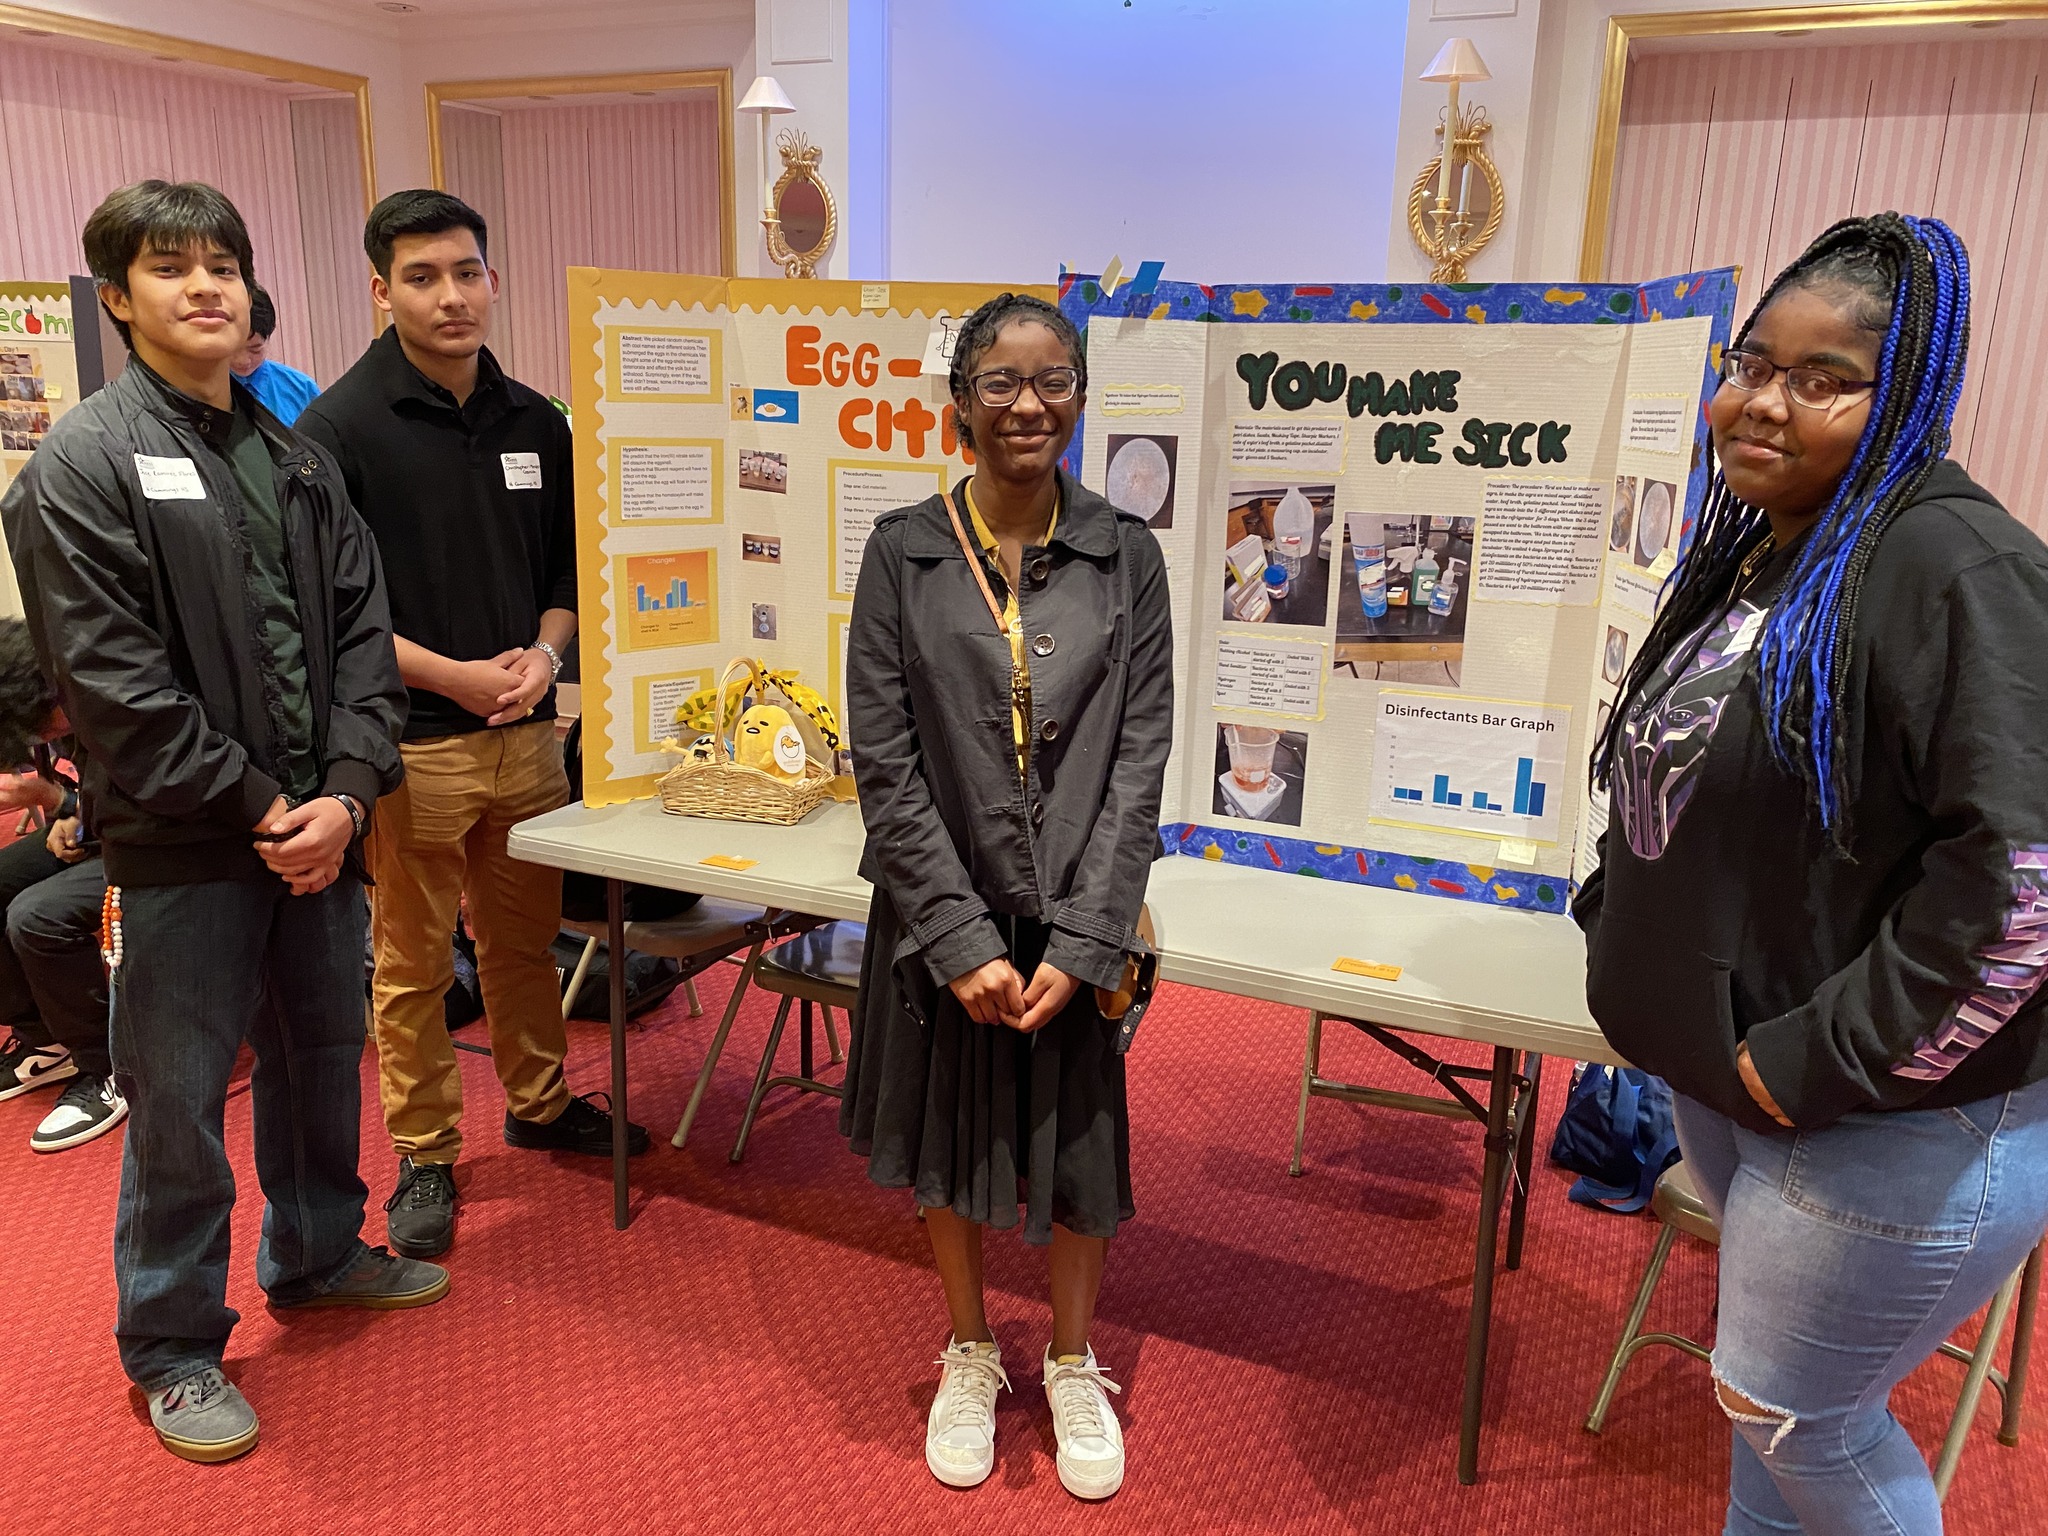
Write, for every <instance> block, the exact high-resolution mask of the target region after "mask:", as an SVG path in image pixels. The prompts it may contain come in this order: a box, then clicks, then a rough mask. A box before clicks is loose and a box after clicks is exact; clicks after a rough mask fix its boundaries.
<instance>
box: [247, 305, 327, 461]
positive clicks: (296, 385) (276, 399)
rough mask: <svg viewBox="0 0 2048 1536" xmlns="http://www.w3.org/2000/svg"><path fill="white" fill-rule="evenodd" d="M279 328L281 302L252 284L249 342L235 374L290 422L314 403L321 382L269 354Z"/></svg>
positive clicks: (259, 398)
mask: <svg viewBox="0 0 2048 1536" xmlns="http://www.w3.org/2000/svg"><path fill="white" fill-rule="evenodd" d="M276 330H277V306H276V305H275V304H273V303H271V302H270V295H269V294H267V293H265V292H264V291H263V290H262V289H261V288H258V287H257V286H256V285H255V284H254V283H251V284H250V285H249V344H248V345H247V346H245V347H243V348H242V350H241V351H240V352H239V353H238V354H237V355H236V357H235V360H234V363H233V364H232V367H233V369H234V374H235V377H236V378H238V379H240V380H241V381H242V382H243V383H244V384H246V385H247V386H248V388H249V393H251V394H252V395H254V396H255V397H256V398H257V399H258V400H261V401H262V402H263V404H264V406H265V408H266V409H268V410H269V412H270V414H271V415H273V416H275V417H276V418H277V419H278V420H279V421H281V422H283V423H284V424H285V425H286V426H290V425H291V424H292V423H293V422H295V421H297V420H298V419H299V412H301V411H303V410H304V409H305V408H306V407H307V406H309V405H311V404H312V403H313V397H314V396H315V395H317V394H319V393H320V386H319V385H318V384H316V383H314V382H313V379H312V377H311V376H310V375H308V374H303V373H301V372H299V370H298V369H296V368H292V367H288V366H287V365H286V364H284V363H280V362H277V361H275V360H274V359H272V358H270V357H267V356H265V355H264V354H265V353H266V352H268V350H269V348H270V338H271V335H272V334H273V333H274V332H275V331H276Z"/></svg>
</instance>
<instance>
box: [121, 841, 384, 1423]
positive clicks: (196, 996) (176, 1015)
mask: <svg viewBox="0 0 2048 1536" xmlns="http://www.w3.org/2000/svg"><path fill="white" fill-rule="evenodd" d="M121 906H122V925H121V926H122V932H123V953H122V960H121V966H120V969H119V970H117V971H116V972H115V973H114V978H113V994H114V1006H113V1054H114V1080H115V1082H116V1083H117V1084H119V1086H120V1089H121V1092H122V1094H123V1095H124V1096H125V1097H126V1098H127V1100H128V1142H127V1148H126V1151H125V1153H124V1154H123V1157H122V1161H121V1203H120V1208H119V1211H118V1213H117V1215H116V1217H115V1220H114V1278H115V1282H116V1284H117V1286H118V1288H119V1291H120V1308H119V1313H118V1316H117V1319H116V1322H115V1325H114V1335H115V1338H116V1340H117V1342H118V1343H119V1345H120V1349H121V1365H122V1368H123V1369H124V1370H126V1371H127V1373H128V1377H129V1379H130V1380H131V1381H133V1382H135V1383H136V1384H137V1385H138V1386H141V1387H142V1388H144V1389H145V1390H153V1389H155V1388H157V1387H162V1386H167V1385H168V1384H170V1383H171V1382H173V1381H176V1380H177V1379H178V1378H179V1377H181V1376H184V1375H186V1374H188V1373H190V1372H192V1371H195V1370H199V1369H201V1368H203V1367H205V1366H209V1365H218V1364H220V1362H221V1356H222V1353H223V1351H224V1350H225V1349H226V1347H227V1338H228V1333H229V1331H230V1330H231V1329H233V1327H234V1326H235V1324H236V1322H237V1321H239V1315H238V1314H237V1313H236V1312H235V1310H234V1309H233V1308H232V1307H230V1306H229V1305H228V1304H227V1283H228V1213H229V1211H230V1210H232V1209H233V1207H234V1203H235V1176H234V1170H233V1169H232V1168H231V1167H230V1166H229V1163H228V1154H227V1148H226V1146H225V1144H224V1141H223V1121H224V1118H225V1114H226V1107H227V1090H228V1078H229V1076H230V1074H231V1073H232V1072H233V1071H234V1066H235V1056H236V1053H237V1052H238V1051H239V1050H240V1048H241V1044H242V1041H243V1040H244V1039H245V1038H246V1039H247V1040H248V1041H249V1043H250V1045H251V1046H252V1047H253V1048H254V1049H255V1052H256V1067H255V1072H254V1074H253V1076H252V1078H251V1080H250V1097H251V1105H252V1110H253V1118H254V1121H255V1151H256V1178H257V1182H258V1183H260V1184H261V1185H262V1186H263V1197H264V1202H265V1204H264V1210H263V1241H262V1244H261V1245H260V1247H259V1248H258V1249H257V1253H256V1279H257V1281H258V1283H259V1284H261V1285H262V1287H263V1289H264V1290H265V1291H267V1292H269V1293H270V1294H271V1295H272V1296H275V1297H278V1298H279V1299H286V1298H292V1297H299V1296H303V1295H305V1294H308V1293H317V1292H318V1291H320V1290H321V1289H323V1288H324V1287H325V1286H326V1285H328V1284H331V1283H332V1282H333V1280H334V1279H335V1277H337V1276H338V1275H340V1274H341V1273H342V1271H343V1270H345V1269H347V1268H348V1266H349V1265H350V1264H352V1263H353V1262H354V1261H355V1259H356V1257H357V1256H358V1255H359V1254H360V1253H361V1252H362V1251H363V1242H362V1238H361V1237H360V1235H359V1234H360V1232H361V1230H362V1225H363V1203H364V1200H365V1198H366V1197H367V1196H368V1193H369V1191H368V1190H367V1189H366V1188H365V1187H364V1185H363V1181H362V1180H361V1179H360V1178H358V1177H357V1176H356V1149H357V1141H358V1138H359V1136H360V1132H361V1129H362V1076H361V1065H362V1057H363V1011H364V998H363V932H364V923H365V914H364V907H363V889H362V886H361V885H359V884H358V883H357V882H356V881H354V880H352V879H350V878H349V877H348V876H346V875H344V876H343V877H342V878H341V879H340V880H338V881H336V882H335V883H334V884H333V885H331V886H329V887H328V888H327V889H326V890H324V891H322V892H320V893H319V894H318V895H314V896H294V895H292V894H291V893H290V891H288V890H287V889H286V888H285V884H284V882H283V881H281V880H222V881H215V882H210V883H207V884H200V885H159V886H127V887H124V888H123V889H122V892H121Z"/></svg>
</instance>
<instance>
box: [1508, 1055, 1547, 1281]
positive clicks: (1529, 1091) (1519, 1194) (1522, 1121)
mask: <svg viewBox="0 0 2048 1536" xmlns="http://www.w3.org/2000/svg"><path fill="white" fill-rule="evenodd" d="M1522 1080H1523V1086H1521V1087H1520V1088H1519V1090H1518V1091H1517V1092H1516V1094H1515V1187H1514V1191H1513V1193H1512V1194H1511V1195H1510V1196H1509V1204H1508V1254H1507V1267H1508V1268H1509V1269H1520V1268H1521V1267H1522V1234H1523V1232H1524V1230H1525V1229H1526V1228H1527V1227H1528V1225H1529V1176H1530V1174H1531V1173H1532V1172H1533V1171H1534V1168H1535V1162H1536V1107H1537V1104H1538V1102H1539V1100H1538V1090H1539V1089H1540V1087H1541V1085H1542V1082H1543V1058H1542V1057H1541V1056H1539V1055H1537V1054H1536V1052H1534V1051H1527V1052H1524V1053H1523V1056H1522Z"/></svg>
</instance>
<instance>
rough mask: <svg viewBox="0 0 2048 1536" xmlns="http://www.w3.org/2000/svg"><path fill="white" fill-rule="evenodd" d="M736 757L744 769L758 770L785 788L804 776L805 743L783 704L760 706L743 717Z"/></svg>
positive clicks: (734, 749) (737, 740) (734, 742)
mask: <svg viewBox="0 0 2048 1536" xmlns="http://www.w3.org/2000/svg"><path fill="white" fill-rule="evenodd" d="M732 756H733V761H734V762H736V763H738V764H739V765H740V766H741V767H742V768H758V769H760V770H761V771H762V772H763V773H766V774H772V775H773V776H774V777H775V778H778V779H780V780H781V781H782V782H783V783H785V784H794V783H796V782H797V781H798V780H800V779H802V778H803V776H804V739H803V737H802V736H801V735H800V734H799V733H798V731H797V728H796V722H795V721H794V720H792V719H791V718H790V714H789V711H788V710H786V709H784V708H782V706H781V705H779V704H756V705H755V706H754V707H753V708H752V709H749V710H748V711H747V712H746V713H745V714H743V715H741V716H740V728H739V732H738V734H737V735H735V736H734V738H733V753H732Z"/></svg>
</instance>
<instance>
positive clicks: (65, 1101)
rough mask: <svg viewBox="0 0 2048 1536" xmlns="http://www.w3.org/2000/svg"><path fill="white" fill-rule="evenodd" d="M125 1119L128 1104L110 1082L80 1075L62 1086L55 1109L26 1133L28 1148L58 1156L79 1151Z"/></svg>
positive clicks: (87, 1075) (84, 1073) (88, 1075)
mask: <svg viewBox="0 0 2048 1536" xmlns="http://www.w3.org/2000/svg"><path fill="white" fill-rule="evenodd" d="M127 1118H128V1101H127V1100H126V1099H124V1098H122V1097H121V1090H120V1089H118V1088H116V1087H115V1086H114V1080H113V1079H112V1078H111V1077H95V1076H93V1074H92V1073H90V1072H81V1073H79V1074H78V1075H77V1076H76V1077H74V1078H72V1080H71V1081H70V1083H69V1084H67V1085H66V1087H65V1089H64V1094H63V1096H62V1097H61V1098H59V1099H58V1100H57V1103H56V1107H55V1108H53V1109H52V1110H51V1111H50V1112H49V1113H48V1114H47V1115H45V1116H43V1123H42V1124H41V1125H38V1126H37V1127H36V1128H35V1130H34V1131H33V1132H31V1133H30V1135H29V1138H28V1144H29V1148H30V1150H32V1151H36V1152H62V1151H64V1150H65V1149H66V1148H68V1147H82V1146H84V1145H85V1144H86V1143H87V1142H88V1141H91V1140H93V1139H94V1138H95V1137H99V1136H104V1135H106V1134H107V1132H109V1131H111V1130H112V1129H113V1128H114V1127H115V1126H117V1125H119V1124H120V1123H121V1122H122V1121H123V1120H125V1119H127Z"/></svg>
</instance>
